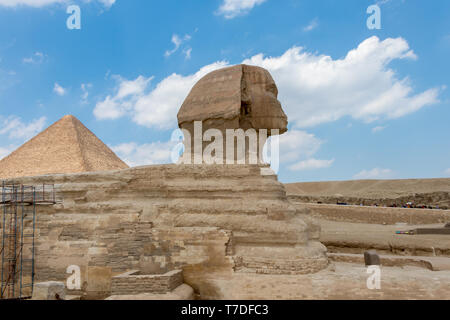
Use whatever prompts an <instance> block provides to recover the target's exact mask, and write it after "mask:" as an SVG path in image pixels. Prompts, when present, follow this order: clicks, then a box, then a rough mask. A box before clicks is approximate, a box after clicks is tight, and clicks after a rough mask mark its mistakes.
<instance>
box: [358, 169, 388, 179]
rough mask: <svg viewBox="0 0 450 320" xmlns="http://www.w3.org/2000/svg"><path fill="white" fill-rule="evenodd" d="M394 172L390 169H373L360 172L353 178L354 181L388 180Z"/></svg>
mask: <svg viewBox="0 0 450 320" xmlns="http://www.w3.org/2000/svg"><path fill="white" fill-rule="evenodd" d="M393 174H394V172H393V171H392V170H391V169H382V168H373V169H372V170H362V171H361V172H359V173H357V174H355V175H354V176H353V178H354V179H390V178H392V177H393Z"/></svg>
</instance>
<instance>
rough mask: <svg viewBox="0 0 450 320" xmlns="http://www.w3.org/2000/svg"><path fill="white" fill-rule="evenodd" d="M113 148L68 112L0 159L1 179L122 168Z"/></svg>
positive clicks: (124, 166)
mask: <svg viewBox="0 0 450 320" xmlns="http://www.w3.org/2000/svg"><path fill="white" fill-rule="evenodd" d="M125 168H128V166H127V165H126V164H125V163H124V162H123V161H122V160H120V159H119V158H118V157H117V156H116V155H115V154H114V152H113V151H112V150H111V149H109V148H108V147H107V146H106V145H105V144H104V143H103V142H102V141H101V140H100V139H98V138H97V137H96V136H95V135H94V134H93V133H92V132H91V131H90V130H89V129H87V128H86V127H85V126H84V125H83V124H82V123H81V122H80V121H79V120H78V119H77V118H75V117H74V116H71V115H67V116H65V117H63V118H62V119H61V120H59V121H57V122H55V123H54V124H53V125H51V126H50V127H49V128H47V129H46V130H44V131H43V132H41V133H39V134H38V135H37V136H35V137H34V138H32V139H31V140H29V141H28V142H26V143H25V144H23V145H22V146H21V147H20V148H18V149H17V150H15V151H14V152H12V153H11V154H10V155H9V156H7V157H5V158H3V159H2V160H1V161H0V179H8V178H17V177H25V176H39V175H44V174H54V173H79V172H89V171H106V170H116V169H125Z"/></svg>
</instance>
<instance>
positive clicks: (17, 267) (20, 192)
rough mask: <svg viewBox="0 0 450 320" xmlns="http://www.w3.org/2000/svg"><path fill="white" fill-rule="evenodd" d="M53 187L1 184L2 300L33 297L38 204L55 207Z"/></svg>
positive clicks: (0, 250)
mask: <svg viewBox="0 0 450 320" xmlns="http://www.w3.org/2000/svg"><path fill="white" fill-rule="evenodd" d="M55 203H56V199H55V190H54V185H39V186H26V185H22V184H15V183H6V182H2V184H1V200H0V209H1V212H2V219H1V222H0V223H1V225H0V231H1V249H0V253H1V291H0V299H26V298H30V297H31V296H32V294H33V285H34V267H35V263H34V257H35V248H34V247H35V231H36V205H39V204H47V205H50V204H55Z"/></svg>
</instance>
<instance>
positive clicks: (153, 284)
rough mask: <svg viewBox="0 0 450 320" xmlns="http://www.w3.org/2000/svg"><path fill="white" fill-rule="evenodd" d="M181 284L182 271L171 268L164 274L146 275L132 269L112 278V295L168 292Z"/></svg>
mask: <svg viewBox="0 0 450 320" xmlns="http://www.w3.org/2000/svg"><path fill="white" fill-rule="evenodd" d="M182 284H183V271H181V270H173V271H169V272H167V273H165V274H153V275H146V274H141V273H140V271H139V270H133V271H129V272H126V273H123V274H121V275H118V276H115V277H113V278H112V284H111V294H112V295H135V294H140V293H160V294H163V293H169V292H171V291H172V290H174V289H175V288H177V287H179V286H181V285H182Z"/></svg>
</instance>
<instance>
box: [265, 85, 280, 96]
mask: <svg viewBox="0 0 450 320" xmlns="http://www.w3.org/2000/svg"><path fill="white" fill-rule="evenodd" d="M266 89H267V91H269V92H272V93H273V94H274V95H277V94H278V89H277V86H276V85H275V83H269V84H267V86H266Z"/></svg>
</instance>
